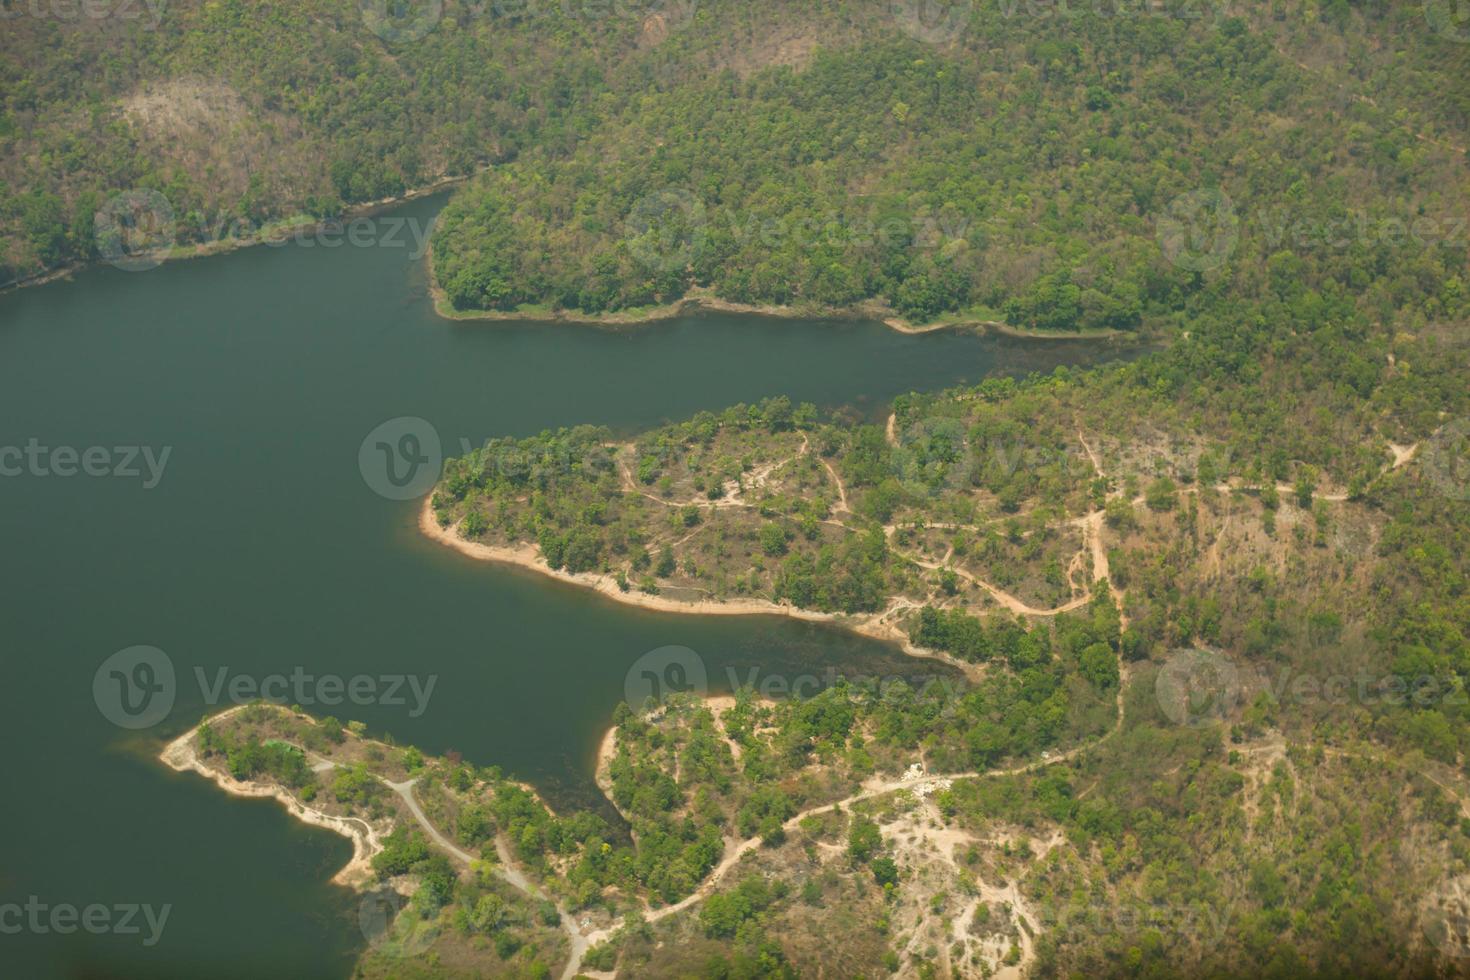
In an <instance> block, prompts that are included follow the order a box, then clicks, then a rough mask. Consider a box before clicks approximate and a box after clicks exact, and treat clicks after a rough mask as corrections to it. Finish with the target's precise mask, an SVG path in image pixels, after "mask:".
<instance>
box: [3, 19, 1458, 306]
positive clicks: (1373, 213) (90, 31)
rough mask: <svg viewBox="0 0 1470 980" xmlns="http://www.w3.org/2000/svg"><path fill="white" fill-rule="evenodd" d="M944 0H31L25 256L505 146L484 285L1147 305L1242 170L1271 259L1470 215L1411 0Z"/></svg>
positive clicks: (375, 193) (189, 229)
mask: <svg viewBox="0 0 1470 980" xmlns="http://www.w3.org/2000/svg"><path fill="white" fill-rule="evenodd" d="M379 6H382V5H379ZM922 6H923V5H905V4H903V3H900V4H889V3H883V2H878V0H865V2H859V3H852V4H844V5H841V6H837V7H834V6H832V5H828V4H822V3H817V2H813V0H784V2H780V3H773V4H763V5H758V6H756V5H748V4H736V3H730V2H724V0H711V2H705V3H698V4H695V3H684V2H682V0H651V2H649V3H629V4H613V5H608V6H604V5H598V4H586V5H579V4H570V5H568V4H540V3H533V4H489V3H487V4H465V3H459V2H454V0H450V2H444V3H437V2H435V3H418V4H405V5H399V6H394V7H391V8H389V7H386V6H384V7H383V9H382V10H379V9H378V7H377V6H375V5H373V4H371V3H369V4H366V5H365V6H364V8H363V9H359V8H358V7H357V6H354V5H352V4H350V3H346V2H342V0H307V2H304V3H289V4H286V3H274V2H270V0H266V2H258V3H257V2H252V3H245V2H242V0H214V2H209V3H198V2H193V0H190V2H178V3H167V4H160V5H156V6H155V7H147V6H145V5H143V4H141V3H139V4H133V5H124V4H121V3H118V4H117V5H116V7H117V9H116V10H114V9H113V8H112V7H106V8H105V9H103V8H99V9H100V10H101V14H100V15H99V16H96V17H92V16H88V17H83V16H80V15H77V16H71V17H65V16H37V15H36V14H35V13H34V12H33V11H32V6H31V5H27V4H22V3H18V2H15V0H7V3H6V4H5V8H4V9H5V10H6V11H7V14H8V19H7V20H6V22H5V35H4V41H3V44H0V245H3V251H0V262H3V268H0V281H8V280H10V279H14V278H19V277H24V276H28V275H32V274H35V273H37V272H39V271H42V270H44V269H47V268H53V267H56V266H60V265H65V264H69V263H73V262H79V261H88V260H92V259H94V258H95V257H97V255H98V242H97V234H96V231H95V229H94V227H93V225H94V218H95V216H96V214H97V212H98V211H99V210H103V209H108V208H109V201H110V200H111V199H112V197H113V195H115V194H118V193H120V192H126V191H153V192H157V193H159V194H161V195H162V197H163V199H164V200H166V201H167V210H168V215H167V217H168V219H169V220H168V221H167V222H165V226H164V227H162V228H159V229H155V231H156V233H157V234H158V236H159V237H162V238H167V239H169V240H171V241H174V242H177V243H180V244H187V243H196V242H210V241H215V240H219V239H225V238H238V237H249V236H250V235H251V234H252V233H254V232H255V231H258V230H259V229H260V228H261V227H262V226H264V225H267V224H269V223H271V222H273V221H278V220H280V219H283V218H293V217H298V216H307V217H328V216H333V215H337V214H340V213H341V212H342V211H343V209H344V208H346V207H349V206H351V205H353V204H357V203H361V202H365V201H371V200H376V199H380V198H384V197H389V196H393V195H397V194H401V193H403V192H404V191H405V190H408V189H412V188H417V187H423V186H427V185H429V184H431V183H433V182H434V181H435V180H437V179H439V178H442V177H445V176H464V175H468V174H471V173H473V172H475V171H476V170H479V169H481V168H483V167H485V166H487V165H490V164H504V163H511V162H513V163H514V165H513V166H509V167H504V168H500V167H497V168H496V169H495V171H494V172H492V173H490V174H487V175H486V176H485V178H484V179H483V182H482V183H480V184H478V185H477V186H475V187H473V188H470V189H467V190H466V191H465V192H464V193H463V194H462V196H461V198H460V199H459V200H458V201H457V202H456V204H455V205H454V206H453V207H452V208H451V209H450V210H449V212H448V213H447V214H446V222H445V225H446V227H445V228H444V230H443V233H442V235H441V236H440V238H439V240H438V242H437V243H436V251H437V253H438V254H437V264H438V268H439V280H440V282H441V283H442V284H443V285H444V286H445V287H446V289H447V290H448V292H449V295H450V297H451V299H452V300H453V301H454V304H455V305H456V306H457V307H459V308H462V309H501V310H504V309H512V308H515V307H516V306H519V305H521V304H531V305H532V306H534V307H538V308H546V307H564V308H567V309H572V310H579V311H583V312H588V313H599V312H602V311H606V310H616V309H623V308H629V307H634V308H636V307H641V306H646V305H649V304H651V303H656V302H667V301H669V300H671V299H674V298H677V297H678V296H680V295H682V294H683V293H684V292H686V291H687V290H688V289H689V288H691V287H694V286H707V287H709V288H710V289H711V290H713V292H714V293H715V294H716V295H719V296H722V297H725V298H728V299H731V300H735V301H739V302H749V303H756V304H780V303H786V302H792V303H797V304H805V305H815V306H848V305H853V304H856V303H859V302H861V301H863V300H878V301H881V306H880V307H879V308H882V307H889V308H892V309H893V310H896V311H899V312H900V313H902V315H903V316H905V317H906V318H908V319H911V320H914V321H920V322H922V321H927V320H930V319H933V318H935V317H943V316H946V315H950V314H961V313H963V314H964V315H966V316H970V317H972V318H1002V317H1004V318H1005V319H1007V320H1009V321H1010V322H1012V323H1015V324H1018V325H1023V326H1028V327H1037V328H1042V329H1066V330H1071V329H1085V328H1093V327H1100V328H1122V329H1131V328H1132V327H1134V326H1136V325H1137V324H1138V322H1139V321H1140V318H1142V317H1143V316H1144V315H1146V314H1148V315H1152V314H1154V313H1159V312H1162V311H1166V310H1168V309H1170V308H1172V307H1174V306H1177V303H1176V302H1175V297H1174V293H1175V292H1176V291H1177V289H1178V287H1179V280H1180V277H1181V273H1180V271H1179V269H1178V268H1177V267H1175V266H1173V265H1170V264H1167V263H1164V262H1162V261H1161V260H1160V256H1159V250H1158V248H1157V247H1156V246H1155V245H1154V244H1153V239H1154V238H1155V237H1156V233H1157V228H1156V225H1157V220H1156V219H1157V217H1158V216H1159V215H1160V214H1162V213H1164V212H1165V211H1166V209H1167V208H1168V207H1169V205H1170V202H1171V201H1173V200H1174V199H1175V198H1176V197H1177V196H1178V195H1180V194H1185V193H1188V192H1193V191H1199V190H1209V189H1213V188H1217V187H1218V188H1220V189H1222V190H1224V191H1226V192H1227V193H1228V194H1229V195H1230V197H1231V199H1232V201H1233V203H1234V205H1235V206H1236V207H1237V208H1239V209H1242V211H1243V212H1244V213H1242V215H1241V217H1242V218H1243V220H1245V221H1247V222H1248V223H1251V222H1253V223H1255V224H1260V225H1264V226H1265V227H1263V228H1256V227H1254V226H1252V227H1247V228H1246V229H1245V230H1246V231H1247V232H1248V233H1249V236H1248V237H1249V238H1250V239H1252V240H1248V241H1247V243H1246V245H1245V248H1244V249H1243V250H1242V251H1243V252H1245V253H1246V254H1248V255H1252V256H1254V255H1256V253H1258V252H1259V248H1258V243H1256V242H1254V241H1253V239H1257V238H1260V237H1263V236H1264V237H1268V238H1269V237H1270V236H1271V235H1273V234H1274V235H1275V236H1276V238H1277V239H1279V238H1280V227H1281V222H1282V220H1283V218H1284V219H1285V223H1286V226H1288V227H1289V226H1290V225H1291V224H1292V223H1293V222H1295V221H1298V220H1302V219H1306V220H1308V221H1312V220H1316V219H1317V218H1319V217H1321V216H1323V215H1324V213H1325V209H1326V208H1327V207H1328V206H1329V205H1328V203H1326V202H1333V201H1337V202H1340V201H1341V200H1342V199H1343V195H1345V194H1349V195H1355V196H1356V195H1358V194H1360V193H1362V194H1363V195H1364V197H1363V200H1362V202H1361V204H1360V205H1357V207H1358V209H1359V210H1362V211H1363V212H1364V213H1365V218H1366V220H1368V221H1369V222H1370V223H1371V222H1373V221H1378V220H1381V219H1383V218H1394V219H1406V218H1409V217H1411V216H1421V215H1425V216H1428V217H1429V218H1431V219H1434V220H1444V218H1445V217H1446V216H1447V215H1448V214H1451V213H1453V211H1454V208H1455V207H1456V206H1457V195H1458V193H1459V189H1462V188H1463V173H1464V171H1463V153H1462V152H1457V151H1456V150H1455V149H1454V148H1453V147H1455V146H1457V145H1460V144H1463V142H1464V139H1463V137H1462V136H1459V135H1457V134H1462V133H1463V132H1464V120H1465V111H1466V107H1467V105H1470V95H1467V89H1470V86H1467V84H1466V82H1465V80H1464V79H1465V76H1466V74H1467V72H1466V70H1465V69H1466V68H1467V67H1470V58H1467V54H1466V51H1465V48H1466V45H1463V44H1459V43H1457V42H1456V41H1455V37H1456V36H1457V35H1456V33H1455V31H1454V30H1453V29H1452V28H1453V26H1454V25H1453V22H1452V23H1451V25H1450V27H1448V28H1444V29H1442V30H1436V29H1435V25H1436V24H1437V23H1439V22H1438V21H1436V20H1435V19H1434V17H1432V16H1428V15H1426V13H1425V12H1424V11H1420V10H1419V9H1417V8H1407V7H1397V6H1390V5H1387V4H1350V3H1345V2H1338V3H1334V4H1329V5H1326V6H1325V7H1322V8H1319V7H1318V6H1317V5H1315V4H1298V3H1288V2H1282V3H1278V4H1275V5H1272V6H1270V7H1269V9H1268V8H1265V7H1261V8H1258V7H1256V6H1251V7H1249V8H1245V7H1242V8H1241V9H1240V10H1238V11H1237V10H1233V9H1227V8H1225V7H1223V6H1220V5H1217V4H1216V5H1212V4H1202V5H1196V4H1185V3H1179V4H1173V5H1165V6H1161V7H1159V8H1157V9H1153V8H1151V12H1150V11H1144V10H1142V9H1141V8H1140V9H1133V8H1132V7H1130V6H1129V5H1119V6H1116V7H1114V6H1108V5H1101V6H1099V5H1091V6H1088V5H1076V9H1072V8H1069V7H1066V6H1065V5H1062V6H1052V5H1041V4H1033V3H1023V2H1021V0H989V2H986V3H976V4H973V5H965V4H955V5H952V6H950V7H945V6H944V5H932V6H934V7H936V8H938V12H939V14H942V15H943V16H938V18H937V20H936V17H935V13H936V12H935V11H934V10H929V9H928V8H925V10H926V11H927V12H924V11H920V12H918V13H916V10H917V9H918V8H919V7H922ZM911 8H913V9H911ZM37 9H40V10H41V11H42V12H43V13H44V12H45V8H37ZM395 11H396V12H397V13H396V14H395V13H394V12H395ZM919 13H923V16H920V15H919ZM1430 13H1433V12H1432V11H1431V12H1430ZM926 17H927V18H928V19H927V20H926V19H925V18H926ZM931 21H932V22H933V23H931ZM1411 69H1412V70H1411ZM1344 133H1346V134H1348V138H1347V139H1341V138H1339V137H1340V136H1341V135H1342V134H1344ZM1462 148H1463V147H1461V149H1462ZM1455 168H1459V169H1458V170H1456V169H1455ZM1456 174H1458V179H1454V177H1455V175H1456ZM507 208H514V209H515V217H514V221H513V222H509V221H505V220H502V219H501V217H500V216H502V215H503V213H504V211H505V209H507ZM1421 209H1422V211H1421ZM1284 212H1289V213H1284ZM108 213H109V215H110V216H112V217H120V218H122V219H123V220H124V221H126V220H128V218H129V215H128V214H127V213H126V209H123V210H122V211H121V212H119V213H116V214H114V213H113V212H112V211H109V212H108ZM691 213H692V214H693V215H694V217H695V219H696V221H697V222H698V224H699V228H698V229H695V230H691V229H687V228H686V229H681V228H680V227H678V222H679V221H681V220H684V218H685V217H687V216H688V215H690V214H691ZM1461 213H1463V207H1462V212H1461ZM671 221H672V222H673V225H674V227H672V228H670V227H669V224H670V222H671ZM650 231H651V234H650ZM1436 234H1441V235H1442V234H1443V231H1439V232H1436ZM686 253H687V254H686ZM1242 261H1244V260H1243V259H1242ZM1185 271H1186V272H1187V271H1188V270H1185ZM1399 274H1400V273H1398V272H1397V271H1396V272H1395V275H1399ZM1402 274H1403V275H1413V274H1414V273H1413V272H1412V271H1410V270H1406V271H1404V272H1403V273H1402Z"/></svg>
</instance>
